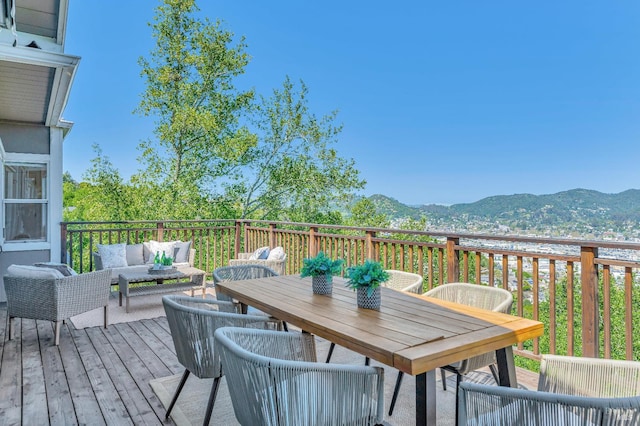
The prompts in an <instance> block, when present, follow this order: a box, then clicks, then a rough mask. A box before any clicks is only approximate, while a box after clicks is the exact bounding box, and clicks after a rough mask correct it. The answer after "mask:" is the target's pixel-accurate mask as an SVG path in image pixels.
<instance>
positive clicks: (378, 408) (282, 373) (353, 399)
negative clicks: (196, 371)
mask: <svg viewBox="0 0 640 426" xmlns="http://www.w3.org/2000/svg"><path fill="white" fill-rule="evenodd" d="M215 341H216V351H217V353H218V354H219V356H220V358H221V361H222V368H223V370H224V374H225V376H226V377H227V383H228V384H229V393H230V395H231V402H232V403H233V409H234V412H235V415H236V419H237V420H238V421H239V423H240V424H242V425H256V424H265V425H266V424H269V425H276V424H282V425H311V424H317V425H329V424H342V425H347V424H348V425H370V424H379V423H382V420H383V409H384V406H383V398H384V370H383V369H382V368H379V367H364V366H352V365H335V364H324V363H317V362H315V361H316V358H315V344H314V340H313V336H311V335H309V334H304V333H285V332H279V331H263V330H249V329H238V328H226V327H225V328H221V329H218V330H217V331H216V333H215Z"/></svg>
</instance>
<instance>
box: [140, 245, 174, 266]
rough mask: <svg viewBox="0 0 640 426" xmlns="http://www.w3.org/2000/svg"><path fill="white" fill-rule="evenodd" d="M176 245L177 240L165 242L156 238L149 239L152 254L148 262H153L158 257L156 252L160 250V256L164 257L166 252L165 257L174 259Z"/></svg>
mask: <svg viewBox="0 0 640 426" xmlns="http://www.w3.org/2000/svg"><path fill="white" fill-rule="evenodd" d="M175 246H176V242H175V241H167V242H163V243H161V242H159V241H154V240H151V241H149V250H150V251H151V254H150V255H149V258H148V259H147V263H153V259H154V258H155V257H156V253H158V252H160V257H162V253H163V252H164V255H165V257H170V258H172V259H173V252H174V249H175Z"/></svg>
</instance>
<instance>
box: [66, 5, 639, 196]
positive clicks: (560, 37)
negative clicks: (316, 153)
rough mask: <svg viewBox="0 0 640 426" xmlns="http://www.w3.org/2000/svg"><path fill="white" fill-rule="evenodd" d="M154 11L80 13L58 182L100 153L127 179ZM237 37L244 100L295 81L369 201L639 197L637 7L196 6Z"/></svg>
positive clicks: (76, 10)
mask: <svg viewBox="0 0 640 426" xmlns="http://www.w3.org/2000/svg"><path fill="white" fill-rule="evenodd" d="M157 4H158V2H156V1H149V0H146V1H139V0H138V1H134V2H127V5H126V7H124V6H123V7H122V8H115V9H114V7H113V3H112V2H99V1H89V0H71V1H70V6H69V20H68V28H67V45H66V48H65V51H66V53H68V54H73V55H78V56H81V57H82V60H81V62H80V66H79V69H78V73H77V75H76V78H75V81H74V84H73V87H72V90H71V95H70V98H69V102H68V104H67V108H66V110H65V114H64V116H65V118H66V119H68V120H71V121H73V122H75V125H74V128H73V130H72V131H71V133H69V135H68V137H67V139H66V140H65V143H64V170H65V171H69V172H70V173H71V174H72V176H73V177H74V178H75V179H77V180H79V179H81V178H82V175H83V173H84V172H85V171H86V170H87V168H88V167H89V161H90V160H91V159H92V158H94V157H95V154H94V152H93V151H92V148H91V146H92V144H99V145H100V147H101V148H102V150H103V152H104V154H105V155H106V156H108V157H109V159H110V160H111V162H112V163H113V164H114V165H115V166H116V167H117V168H118V169H119V172H120V173H121V175H122V176H123V177H125V178H128V177H129V176H130V175H131V174H132V173H133V172H135V171H136V170H137V169H138V164H137V161H136V158H137V157H138V151H137V149H136V147H137V145H138V143H139V141H141V140H143V139H147V138H150V137H152V136H153V135H152V130H153V120H152V119H149V118H144V117H141V116H138V115H134V114H133V113H132V111H133V110H134V109H135V107H136V106H137V104H138V101H139V99H140V94H141V93H142V92H143V90H144V85H143V81H142V79H141V78H140V67H139V66H138V63H137V60H138V58H139V57H140V56H145V55H148V53H149V52H150V50H151V49H152V48H153V47H154V43H153V40H152V38H151V31H150V28H149V25H148V23H149V22H151V20H152V18H153V14H154V9H155V7H156V6H157ZM198 5H199V7H200V8H201V14H202V15H203V16H207V17H208V18H209V19H211V20H215V19H221V20H223V21H224V22H225V26H226V28H227V29H229V30H230V31H232V32H233V33H235V34H236V35H238V36H241V35H244V36H245V37H246V43H247V45H248V47H247V52H248V53H249V54H250V56H251V57H252V60H251V63H250V64H249V66H248V67H247V68H246V73H245V74H244V75H243V76H242V78H241V79H240V80H238V82H237V84H238V85H239V86H240V87H255V89H256V91H257V92H258V93H261V94H265V95H268V94H270V92H271V90H272V89H274V88H278V87H280V86H281V84H282V81H283V80H284V78H285V76H286V75H289V76H290V77H291V78H292V79H293V80H294V81H297V80H299V79H302V80H304V82H305V83H306V84H307V86H308V87H309V91H310V101H311V102H310V105H311V108H312V110H313V112H314V113H315V114H316V115H318V116H321V115H323V114H326V113H328V112H330V111H332V110H338V112H339V114H338V121H339V122H341V123H342V124H344V130H343V132H342V134H341V136H340V140H339V143H338V145H337V146H336V148H337V150H338V151H339V153H340V154H341V155H342V156H343V157H347V158H353V159H354V160H355V162H356V166H357V168H358V169H359V170H360V171H361V175H362V177H363V178H364V179H366V181H367V186H366V189H365V191H364V194H365V195H371V194H376V193H381V194H385V195H388V196H392V197H394V198H396V199H398V200H400V201H402V202H404V203H407V204H430V203H436V204H454V203H464V202H474V201H477V200H479V199H482V198H484V197H487V196H491V195H509V194H516V193H532V194H551V193H555V192H559V191H564V190H568V189H573V188H588V189H594V190H598V191H602V192H607V193H617V192H620V191H624V190H626V189H629V188H638V187H640V185H639V184H638V182H639V181H640V2H638V1H635V0H633V1H632V0H615V1H604V0H603V1H589V0H582V1H573V0H571V1H569V0H567V1H546V0H544V1H537V2H522V1H492V0H487V1H477V0H474V1H471V0H469V1H449V2H441V1H438V2H436V1H408V0H399V1H396V2H377V1H366V2H365V1H359V0H358V1H344V0H342V1H334V0H325V1H323V2H304V1H289V0H286V1H284V0H283V1H279V0H273V1H245V0H225V1H214V0H207V1H204V0H200V1H199V2H198Z"/></svg>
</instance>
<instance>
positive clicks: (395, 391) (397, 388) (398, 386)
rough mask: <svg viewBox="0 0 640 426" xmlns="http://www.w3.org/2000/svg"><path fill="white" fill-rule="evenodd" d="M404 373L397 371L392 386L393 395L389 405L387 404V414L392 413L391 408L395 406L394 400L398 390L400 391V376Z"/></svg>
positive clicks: (396, 397)
mask: <svg viewBox="0 0 640 426" xmlns="http://www.w3.org/2000/svg"><path fill="white" fill-rule="evenodd" d="M403 376H404V373H403V372H402V371H398V378H397V379H396V385H395V387H394V388H393V397H392V398H391V405H390V406H389V416H391V415H392V414H393V408H394V407H395V406H396V400H397V399H398V392H399V391H400V384H401V383H402V377H403Z"/></svg>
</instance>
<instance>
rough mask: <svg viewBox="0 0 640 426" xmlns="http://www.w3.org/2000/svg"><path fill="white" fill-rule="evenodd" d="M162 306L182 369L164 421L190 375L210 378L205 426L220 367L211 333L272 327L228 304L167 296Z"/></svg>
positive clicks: (262, 317) (216, 390)
mask: <svg viewBox="0 0 640 426" xmlns="http://www.w3.org/2000/svg"><path fill="white" fill-rule="evenodd" d="M162 304H163V306H164V310H165V313H166V314H167V322H168V323H169V330H170V331H171V338H172V339H173V344H174V346H175V349H176V355H177V357H178V362H180V364H182V365H183V366H184V367H185V370H184V373H183V375H182V379H181V380H180V383H179V384H178V388H177V389H176V393H175V394H174V395H173V398H172V399H171V403H170V404H169V407H168V408H167V413H166V415H165V419H168V418H169V415H171V410H172V409H173V406H174V405H175V403H176V401H177V400H178V396H180V392H181V391H182V388H183V387H184V384H185V383H186V381H187V378H188V377H189V374H190V373H193V375H195V376H196V377H198V378H201V379H202V378H214V381H213V384H212V386H211V393H210V394H209V402H208V404H207V411H206V414H205V420H204V424H205V425H208V424H209V420H210V419H211V411H212V410H213V406H214V404H215V399H216V394H217V392H218V387H219V385H220V378H221V377H222V372H221V370H220V366H219V365H218V364H216V362H215V360H214V345H213V333H214V332H215V331H216V329H217V328H219V327H225V326H237V327H262V328H270V327H275V326H274V325H273V322H272V321H270V320H269V319H268V318H267V317H264V316H253V315H242V314H240V313H238V312H237V310H236V305H234V304H233V303H229V302H219V301H214V300H203V299H195V298H192V297H187V296H176V295H167V296H163V297H162Z"/></svg>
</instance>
